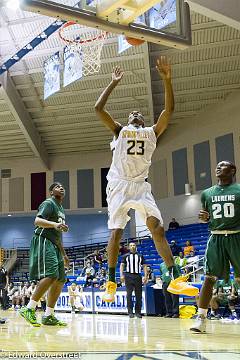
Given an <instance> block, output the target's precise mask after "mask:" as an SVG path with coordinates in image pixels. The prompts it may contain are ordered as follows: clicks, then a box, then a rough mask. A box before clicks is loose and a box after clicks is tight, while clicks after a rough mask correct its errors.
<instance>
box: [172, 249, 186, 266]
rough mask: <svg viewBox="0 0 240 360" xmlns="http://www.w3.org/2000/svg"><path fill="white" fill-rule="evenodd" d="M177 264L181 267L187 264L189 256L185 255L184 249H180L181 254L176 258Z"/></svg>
mask: <svg viewBox="0 0 240 360" xmlns="http://www.w3.org/2000/svg"><path fill="white" fill-rule="evenodd" d="M175 264H177V265H179V266H180V268H182V267H185V266H186V265H187V258H186V257H185V256H184V254H183V252H182V251H180V253H179V256H177V257H176V258H175Z"/></svg>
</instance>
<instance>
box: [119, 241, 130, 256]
mask: <svg viewBox="0 0 240 360" xmlns="http://www.w3.org/2000/svg"><path fill="white" fill-rule="evenodd" d="M128 252H129V250H128V246H127V244H121V245H120V247H119V255H121V256H122V255H125V254H127V253H128Z"/></svg>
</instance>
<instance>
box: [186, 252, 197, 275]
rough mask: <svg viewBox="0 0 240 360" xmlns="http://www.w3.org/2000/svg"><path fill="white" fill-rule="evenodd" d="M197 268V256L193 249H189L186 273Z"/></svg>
mask: <svg viewBox="0 0 240 360" xmlns="http://www.w3.org/2000/svg"><path fill="white" fill-rule="evenodd" d="M198 268H199V256H198V255H195V253H194V251H191V252H190V254H189V256H188V257H187V268H186V273H187V274H188V273H190V272H192V271H194V272H195V271H196V270H197V269H198Z"/></svg>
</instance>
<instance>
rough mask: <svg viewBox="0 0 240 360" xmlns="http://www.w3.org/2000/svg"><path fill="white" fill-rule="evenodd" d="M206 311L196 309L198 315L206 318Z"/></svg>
mask: <svg viewBox="0 0 240 360" xmlns="http://www.w3.org/2000/svg"><path fill="white" fill-rule="evenodd" d="M207 312H208V309H202V308H198V315H203V316H204V317H207Z"/></svg>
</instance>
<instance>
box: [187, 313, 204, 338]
mask: <svg viewBox="0 0 240 360" xmlns="http://www.w3.org/2000/svg"><path fill="white" fill-rule="evenodd" d="M206 327H207V318H206V317H205V316H203V315H198V317H197V319H196V322H195V324H194V326H193V327H191V328H190V331H192V332H195V333H202V334H203V333H206Z"/></svg>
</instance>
